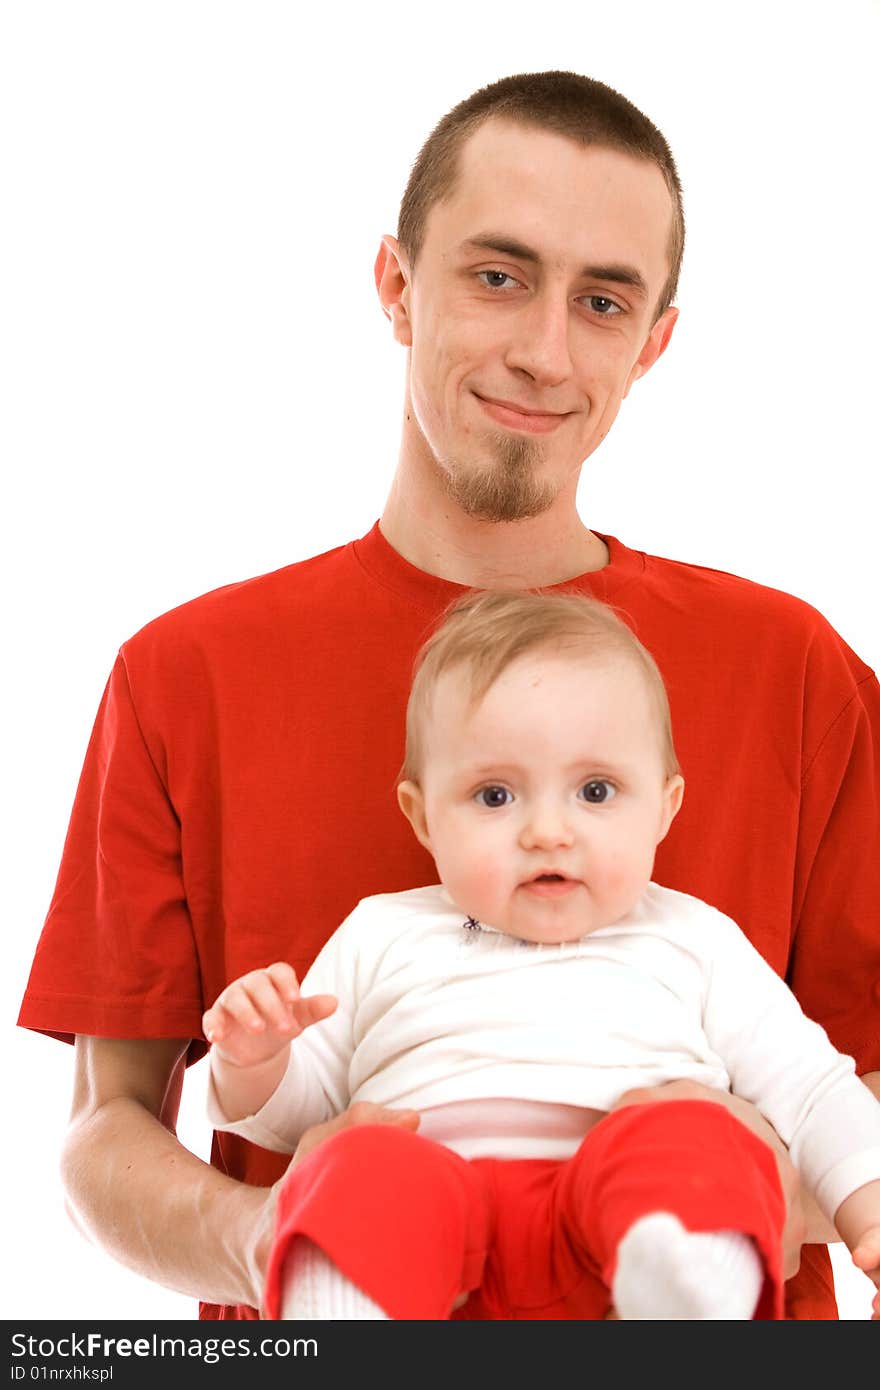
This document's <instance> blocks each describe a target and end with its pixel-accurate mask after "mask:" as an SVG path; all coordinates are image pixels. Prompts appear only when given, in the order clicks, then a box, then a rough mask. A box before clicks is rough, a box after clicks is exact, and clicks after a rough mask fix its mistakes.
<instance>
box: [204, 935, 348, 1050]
mask: <svg viewBox="0 0 880 1390" xmlns="http://www.w3.org/2000/svg"><path fill="white" fill-rule="evenodd" d="M336 1005H337V1000H336V999H335V998H334V997H333V995H332V994H313V995H310V996H309V997H308V998H303V996H302V995H301V994H300V989H299V981H298V980H297V978H296V972H295V971H294V970H293V968H292V967H291V966H289V965H288V964H287V963H286V962H285V961H276V962H275V964H274V965H269V966H267V967H266V969H265V970H252V971H250V973H249V974H247V975H242V976H241V977H240V978H239V979H237V980H233V981H232V983H231V984H229V985H227V986H226V988H225V989H224V990H223V992H222V994H220V995H219V996H218V998H217V999H216V1001H215V1002H214V1003H213V1004H212V1006H211V1008H210V1009H208V1010H207V1012H206V1013H205V1014H204V1015H203V1017H202V1028H203V1030H204V1033H205V1037H206V1038H207V1039H208V1041H209V1042H210V1043H212V1044H213V1046H214V1050H215V1052H216V1053H217V1055H218V1056H219V1057H221V1058H222V1059H223V1061H224V1062H228V1063H229V1064H230V1065H232V1066H235V1067H254V1066H258V1065H259V1064H260V1063H261V1062H265V1061H268V1060H269V1058H270V1057H274V1056H275V1054H276V1053H277V1052H280V1051H281V1049H282V1048H284V1047H286V1046H287V1044H288V1043H289V1042H290V1041H291V1039H292V1038H296V1037H298V1036H299V1034H300V1033H302V1032H303V1030H304V1029H305V1028H308V1027H309V1025H310V1024H312V1023H319V1022H320V1021H321V1019H323V1018H328V1017H329V1015H330V1014H332V1013H333V1012H334V1010H335V1009H336Z"/></svg>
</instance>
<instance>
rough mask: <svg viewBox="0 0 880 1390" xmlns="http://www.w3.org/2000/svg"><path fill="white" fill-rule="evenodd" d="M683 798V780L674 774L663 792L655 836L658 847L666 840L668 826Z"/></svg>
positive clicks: (679, 807) (678, 774) (679, 775)
mask: <svg viewBox="0 0 880 1390" xmlns="http://www.w3.org/2000/svg"><path fill="white" fill-rule="evenodd" d="M683 796H684V778H683V777H682V776H681V774H680V773H676V774H675V776H674V777H670V778H669V781H668V782H667V783H666V786H665V788H664V791H663V814H662V816H661V819H660V834H659V835H658V836H657V843H658V845H659V843H660V841H661V840H664V839H665V838H666V835H667V832H668V830H669V827H670V825H671V824H672V822H673V821H674V820H675V817H676V816H677V815H678V813H679V811H680V810H681V801H682V797H683Z"/></svg>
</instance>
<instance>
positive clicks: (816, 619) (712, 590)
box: [644, 554, 828, 628]
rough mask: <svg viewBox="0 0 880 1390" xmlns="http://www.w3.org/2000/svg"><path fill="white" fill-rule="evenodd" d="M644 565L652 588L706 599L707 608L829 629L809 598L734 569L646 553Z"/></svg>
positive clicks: (806, 626) (646, 579)
mask: <svg viewBox="0 0 880 1390" xmlns="http://www.w3.org/2000/svg"><path fill="white" fill-rule="evenodd" d="M644 562H645V565H644V574H645V582H646V583H647V584H648V585H649V586H652V587H657V588H668V589H669V590H670V592H674V591H679V592H682V593H687V594H688V595H690V596H691V597H692V599H694V600H695V601H697V602H699V601H700V600H703V601H704V604H705V606H706V608H707V609H715V610H716V611H717V609H718V608H719V607H720V608H726V609H729V610H731V611H733V612H736V613H740V614H742V615H743V617H748V616H761V615H767V616H768V617H770V618H776V619H783V620H785V621H788V622H791V623H794V624H798V625H801V626H803V627H805V628H809V627H812V626H820V627H821V626H828V624H827V620H826V619H825V618H824V617H823V616H822V614H821V613H820V612H819V610H818V609H817V608H814V607H813V606H812V605H811V604H809V603H807V601H806V600H805V599H802V598H798V597H797V595H795V594H791V593H788V592H787V591H786V590H784V589H776V588H773V587H772V586H771V585H768V584H762V583H760V582H759V581H758V580H755V579H748V578H746V577H745V576H744V575H742V574H735V573H733V572H732V571H731V570H723V569H715V568H713V567H711V566H709V565H698V564H695V563H694V562H693V561H689V560H673V559H670V558H668V557H667V556H662V555H648V554H646V555H645V556H644Z"/></svg>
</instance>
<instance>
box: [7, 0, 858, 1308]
mask: <svg viewBox="0 0 880 1390" xmlns="http://www.w3.org/2000/svg"><path fill="white" fill-rule="evenodd" d="M878 21H880V11H878V6H877V4H876V3H869V0H825V2H824V3H809V0H797V3H789V2H788V0H763V3H759V4H756V3H753V2H752V0H746V2H745V3H744V0H738V3H737V4H736V5H730V6H727V5H725V6H720V5H708V4H704V3H700V0H693V3H686V2H685V0H665V3H662V4H655V3H644V4H642V3H639V0H615V3H613V4H612V3H609V0H578V2H577V3H572V4H565V3H559V2H558V0H542V3H540V4H537V5H536V4H528V5H522V4H517V3H507V4H498V3H492V2H491V0H486V2H485V3H481V0H469V3H452V2H451V0H444V3H441V4H434V5H431V4H422V5H418V6H417V5H414V4H413V3H412V0H408V2H407V3H403V4H401V3H398V0H385V2H384V3H383V4H382V5H373V6H355V5H353V4H352V5H347V4H342V5H340V4H335V5H334V4H327V5H319V6H317V7H315V9H314V10H313V11H312V13H309V12H308V10H306V9H305V8H304V7H303V6H302V5H301V4H299V3H297V4H295V3H293V0H291V3H289V4H287V3H261V2H260V0H247V2H246V3H245V0H241V3H223V0H211V3H198V2H197V0H173V3H168V0H152V3H134V2H132V0H108V2H107V3H91V2H90V0H78V2H77V3H76V4H70V3H41V0H19V2H18V3H10V2H9V0H7V3H6V4H5V5H4V6H3V7H2V12H0V132H2V134H0V141H2V148H0V189H2V202H3V213H2V218H0V242H2V245H0V274H2V309H0V335H2V338H0V351H2V362H0V368H2V373H0V382H2V393H3V401H2V414H0V420H2V424H0V429H2V439H0V446H2V458H3V474H2V478H3V481H2V502H3V505H2V522H0V524H2V534H0V540H2V546H0V551H2V564H3V569H4V575H3V596H4V614H3V625H2V637H3V645H4V649H5V651H4V654H5V657H6V658H7V659H6V661H5V662H4V671H5V675H4V679H3V681H2V686H0V699H2V702H3V710H2V728H3V736H4V744H5V747H4V756H3V766H4V777H3V795H2V799H0V800H2V804H0V814H2V818H3V823H2V838H0V843H2V846H3V855H4V869H3V889H4V892H3V898H4V908H5V911H4V917H5V922H4V930H3V935H2V940H3V950H4V960H3V971H2V979H3V983H2V990H3V994H2V1003H3V1015H2V1016H3V1019H4V1020H5V1025H6V1032H5V1033H4V1042H5V1047H6V1051H7V1056H8V1066H7V1067H6V1069H5V1070H6V1077H7V1102H6V1106H5V1109H6V1115H5V1120H4V1126H5V1129H6V1131H7V1134H8V1135H9V1137H8V1138H7V1139H6V1141H5V1144H4V1160H3V1163H4V1169H3V1193H4V1198H5V1200H4V1214H3V1230H4V1236H5V1240H4V1245H5V1249H6V1251H7V1258H6V1261H5V1265H6V1269H7V1271H8V1272H9V1274H10V1276H11V1280H10V1286H9V1288H8V1290H7V1296H6V1299H5V1304H4V1309H3V1311H4V1315H5V1316H6V1317H9V1318H14V1317H18V1318H28V1319H35V1318H53V1317H55V1318H59V1317H60V1318H65V1317H67V1318H77V1319H82V1318H87V1317H91V1318H94V1317H101V1318H102V1319H103V1318H113V1317H115V1318H124V1317H133V1316H134V1317H140V1318H144V1319H153V1318H162V1317H172V1318H190V1317H192V1316H194V1313H195V1304H194V1303H193V1302H192V1301H191V1300H190V1299H187V1298H181V1297H179V1296H178V1295H176V1294H174V1293H170V1292H167V1291H165V1290H162V1289H159V1288H157V1287H155V1286H152V1285H149V1284H147V1283H146V1282H144V1281H142V1280H140V1279H139V1278H137V1277H136V1276H134V1275H131V1274H129V1273H127V1272H126V1271H125V1270H123V1269H121V1268H120V1267H118V1266H117V1265H115V1264H113V1263H112V1262H111V1261H110V1260H109V1259H108V1258H107V1257H105V1256H104V1255H102V1254H101V1253H100V1252H99V1251H97V1250H95V1249H93V1248H91V1247H90V1246H88V1245H87V1244H86V1243H85V1242H84V1241H83V1240H82V1239H81V1238H80V1237H79V1236H78V1235H77V1234H76V1233H75V1232H73V1230H72V1228H69V1227H68V1224H67V1222H66V1218H65V1216H64V1213H63V1208H62V1201H61V1195H60V1190H59V1183H58V1179H57V1176H56V1155H57V1151H58V1148H59V1144H60V1141H61V1136H62V1132H63V1129H64V1123H65V1119H66V1111H67V1105H68V1093H69V1086H70V1076H71V1053H70V1052H69V1050H68V1049H67V1048H65V1047H64V1046H63V1045H61V1044H59V1043H56V1042H54V1041H52V1040H50V1039H47V1038H44V1037H41V1036H38V1035H34V1034H28V1033H24V1032H23V1031H21V1030H17V1029H16V1028H15V1027H14V1019H15V1016H16V1013H17V1009H18V1003H19V1000H20V997H21V993H22V991H23V988H24V984H25V980H26V977H27V971H28V968H29V964H30V959H31V956H32V954H33V950H34V947H35V944H36V940H37V936H38V933H39V929H40V926H41V923H42V919H43V916H44V914H45V911H46V908H47V906H48V901H49V898H50V896H51V891H52V886H53V883H54V877H55V873H56V871H57V866H58V861H59V857H60V853H61V847H62V843H63V837H64V833H65V829H66V825H67V819H68V815H69V812H70V806H71V802H72V798H73V793H74V788H75V784H76V779H77V776H78V773H79V769H80V765H81V761H82V757H83V754H84V751H85V745H86V741H87V737H88V734H89V730H90V728H91V723H92V720H93V717H94V714H95V710H96V708H97V704H98V700H99V698H100V694H101V690H102V688H103V684H104V681H105V679H106V676H107V674H108V672H109V669H110V666H111V664H112V661H113V657H114V654H115V652H116V649H117V647H118V646H119V644H120V643H121V642H122V641H123V640H124V639H125V638H126V637H127V636H129V635H130V634H131V633H132V632H133V631H135V630H136V629H137V628H138V627H140V626H141V625H142V624H143V623H144V622H146V621H147V620H148V619H149V618H151V617H153V616H155V615H156V614H157V613H159V612H162V611H164V610H165V609H167V608H170V607H172V606H173V605H175V604H177V603H180V602H182V601H184V600H186V599H188V598H190V597H192V596H194V595H195V594H198V593H202V592H204V591H205V590H208V589H211V588H213V587H216V586H217V585H219V584H222V583H226V582H228V581H232V580H235V579H239V578H245V577H247V576H249V575H252V574H256V573H260V572H263V571H266V570H269V569H274V568H277V567H278V566H281V565H284V564H287V563H289V562H291V561H293V560H296V559H299V558H301V557H303V556H306V555H309V554H313V553H315V552H317V551H320V550H323V549H326V548H328V547H329V546H331V545H335V544H338V543H340V542H344V541H347V540H349V539H351V538H352V536H354V535H360V534H362V533H363V532H365V531H366V530H367V529H368V528H369V527H370V525H371V524H372V522H373V521H374V520H375V518H376V516H377V515H378V514H379V512H380V510H381V506H382V502H383V498H384V494H385V491H386V488H387V486H388V483H389V480H390V478H391V475H392V471H393V467H394V463H395V455H396V443H397V435H398V421H399V412H400V400H401V385H402V379H403V378H402V373H403V355H402V352H401V350H400V349H398V348H397V347H396V346H395V345H394V344H393V342H392V340H391V337H390V333H389V329H388V325H387V323H386V320H385V319H384V318H383V316H382V314H381V312H380V310H379V308H378V305H377V303H376V301H375V297H374V291H373V284H372V263H373V258H374V255H375V251H376V249H377V246H378V243H379V239H380V237H381V235H382V234H383V233H385V232H388V231H393V230H394V228H395V224H396V214H397V206H398V202H399V198H400V194H401V192H402V189H403V186H404V183H405V181H406V176H407V174H408V170H409V166H410V164H411V162H412V160H413V159H414V157H415V155H416V153H417V150H418V148H419V146H420V144H421V142H422V140H423V139H424V138H425V136H426V135H427V134H428V132H429V130H430V128H431V126H432V125H433V124H434V123H435V121H436V120H437V119H439V117H440V116H441V115H442V114H443V112H445V111H446V110H447V109H448V108H449V107H450V106H452V105H454V104H455V103H456V102H457V101H458V100H460V99H461V98H463V97H464V96H466V95H468V94H469V93H470V92H471V91H472V90H474V89H475V88H476V87H478V86H481V85H483V84H484V83H486V82H489V81H492V80H494V79H496V78H498V77H501V76H504V75H506V74H508V73H511V72H517V71H527V70H531V71H536V70H541V69H544V68H571V69H576V70H579V71H582V72H586V73H588V74H590V75H592V76H595V77H598V78H600V79H601V80H603V81H605V82H607V83H609V84H610V85H612V86H616V87H618V88H619V89H620V90H621V91H623V92H624V93H625V94H626V95H627V96H628V97H629V98H630V99H631V100H633V101H634V102H635V103H636V104H637V105H638V106H640V107H641V108H642V109H643V110H645V111H646V112H647V113H648V114H649V115H650V116H651V117H652V119H653V120H654V121H655V122H656V123H657V124H658V125H659V126H660V128H661V129H662V130H663V131H664V133H665V134H666V136H667V138H668V139H669V141H670V143H671V145H672V147H673V150H674V152H675V154H676V157H677V160H678V164H679V169H680V173H681V177H682V180H683V183H684V187H685V198H686V213H687V225H688V246H687V251H686V257H685V273H684V276H683V280H682V285H681V293H680V296H679V301H678V302H679V304H680V307H681V320H680V323H679V325H678V328H677V330H676V334H675V337H674V339H673V343H672V346H671V348H670V350H669V352H668V353H667V355H666V357H665V358H664V359H663V360H662V361H661V362H660V363H659V364H658V366H657V367H656V368H655V370H654V372H653V373H651V374H650V375H649V376H648V377H647V378H646V379H645V380H644V381H643V382H640V383H639V384H638V385H637V386H636V387H635V389H634V391H633V393H632V395H631V396H630V398H629V400H628V401H627V402H625V404H624V410H623V413H622V415H621V417H620V419H619V420H618V422H617V424H616V426H615V428H614V430H613V431H612V434H611V436H610V438H609V439H608V440H607V441H606V443H605V444H603V446H602V448H601V450H600V452H599V454H597V455H596V456H595V457H594V458H592V459H591V460H589V462H588V463H587V465H586V467H585V469H584V474H583V482H582V487H581V492H580V505H581V512H582V515H583V518H584V520H585V521H586V522H587V524H589V525H592V526H594V527H596V528H597V529H599V530H604V531H606V532H610V533H611V534H616V535H619V536H620V537H621V539H623V540H625V541H626V542H627V543H628V544H629V545H631V546H637V547H641V548H644V549H648V550H652V551H654V552H656V553H660V554H664V555H670V556H673V557H676V558H679V559H686V560H691V561H695V562H698V563H703V564H709V565H711V566H714V567H716V568H721V569H731V570H735V571H737V572H739V573H741V574H744V575H747V576H748V577H750V578H753V579H757V580H759V581H762V582H764V583H768V584H771V585H775V586H777V587H780V588H784V589H787V590H789V591H791V592H794V593H796V594H799V595H800V596H802V597H804V598H806V599H807V600H809V601H810V602H812V603H814V604H815V605H816V606H817V607H819V608H820V609H822V611H823V612H824V613H825V614H826V615H827V616H828V617H829V618H830V620H831V621H832V622H833V623H834V624H835V626H836V627H837V628H838V629H839V631H840V632H841V633H842V634H843V636H844V637H845V638H846V640H847V641H848V642H849V643H850V644H851V645H852V646H854V647H855V649H856V650H857V651H858V652H859V653H860V655H861V656H862V657H863V658H864V659H865V660H867V661H868V662H870V663H871V664H873V665H876V664H877V662H878V660H880V630H878V619H877V579H876V574H877V559H876V521H875V509H876V502H877V486H876V480H875V474H876V470H877V463H878V428H877V416H876V385H875V375H876V370H877V348H876V340H877V331H878V322H880V292H878V275H877V263H878V251H877V248H878V246H880V218H878V199H877V191H876V190H877V165H876V151H877V148H878V133H880V132H878V120H877V110H876V101H875V100H874V96H875V94H876V75H877V71H878V67H877V63H878V47H880V45H878V30H880V23H878ZM743 679H744V681H747V680H748V679H750V676H749V673H744V675H743ZM754 679H760V673H759V672H755V673H754ZM755 795H756V796H760V795H761V788H760V785H756V787H755ZM866 852H868V847H867V846H866ZM202 1071H203V1068H202V1067H197V1068H196V1069H195V1071H194V1073H193V1074H192V1076H191V1079H190V1086H189V1088H188V1094H187V1095H186V1096H185V1101H184V1111H185V1114H184V1121H183V1125H182V1130H181V1133H182V1137H183V1138H184V1140H185V1142H187V1143H189V1144H190V1146H191V1147H193V1148H194V1149H195V1150H196V1151H197V1152H199V1153H201V1154H203V1155H205V1154H206V1153H207V1146H208V1136H207V1131H206V1127H205V1125H204V1122H203V1120H202V1118H201V1105H202V1092H203V1085H204V1078H203V1076H202V1075H201V1073H202ZM10 1253H11V1258H10ZM838 1255H839V1256H840V1258H837V1256H838ZM835 1260H836V1266H837V1268H838V1270H839V1271H842V1273H841V1276H840V1283H839V1288H840V1292H841V1299H842V1311H843V1314H844V1316H848V1317H865V1316H867V1311H868V1306H869V1299H870V1289H869V1286H868V1283H867V1280H865V1279H864V1278H863V1276H861V1275H858V1274H857V1273H855V1272H854V1271H853V1272H852V1273H850V1271H849V1270H848V1267H847V1263H846V1252H845V1250H844V1249H843V1247H836V1252H835Z"/></svg>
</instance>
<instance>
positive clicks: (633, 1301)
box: [611, 1211, 764, 1320]
mask: <svg viewBox="0 0 880 1390" xmlns="http://www.w3.org/2000/svg"><path fill="white" fill-rule="evenodd" d="M763 1284H764V1266H763V1264H762V1263H761V1258H760V1256H759V1254H758V1251H757V1249H756V1248H755V1244H754V1242H753V1241H752V1240H750V1239H749V1237H748V1236H744V1235H741V1234H740V1233H739V1232H738V1231H711V1232H702V1231H689V1230H687V1229H686V1228H685V1227H684V1226H682V1224H681V1222H680V1221H679V1220H678V1218H677V1217H675V1216H673V1215H672V1214H671V1213H669V1212H665V1211H661V1212H654V1213H653V1214H652V1215H651V1216H643V1217H642V1218H641V1220H639V1221H636V1222H635V1223H634V1224H633V1225H632V1226H630V1228H629V1230H628V1231H627V1233H626V1235H625V1236H624V1238H623V1240H622V1241H621V1242H620V1245H619V1246H618V1250H617V1270H616V1272H615V1275H614V1282H613V1285H612V1289H611V1294H612V1299H613V1302H614V1307H615V1308H616V1310H617V1312H618V1314H619V1315H620V1317H621V1318H628V1319H630V1320H634V1319H637V1318H641V1319H655V1320H674V1319H679V1320H697V1319H749V1318H751V1317H752V1315H753V1313H754V1311H755V1307H756V1306H757V1302H758V1298H759V1297H760V1294H761V1289H762V1287H763Z"/></svg>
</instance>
